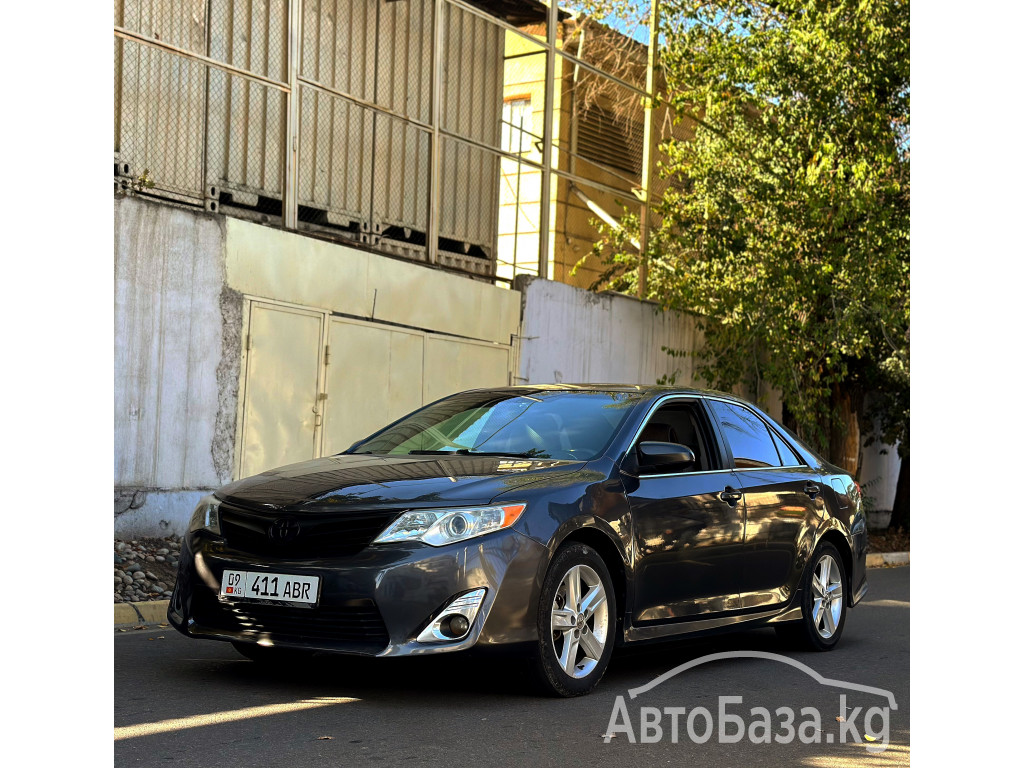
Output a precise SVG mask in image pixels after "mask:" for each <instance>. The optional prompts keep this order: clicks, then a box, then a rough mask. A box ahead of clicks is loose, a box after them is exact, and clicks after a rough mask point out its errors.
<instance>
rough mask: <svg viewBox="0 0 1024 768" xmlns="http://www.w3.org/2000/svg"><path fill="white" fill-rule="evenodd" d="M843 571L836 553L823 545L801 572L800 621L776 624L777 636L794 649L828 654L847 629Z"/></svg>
mask: <svg viewBox="0 0 1024 768" xmlns="http://www.w3.org/2000/svg"><path fill="white" fill-rule="evenodd" d="M846 590H847V585H846V570H845V569H844V568H843V558H842V556H841V555H840V554H839V550H838V549H836V548H835V547H834V546H833V545H832V544H829V543H827V542H826V543H823V544H822V545H821V546H820V547H819V548H818V549H817V550H816V551H815V553H814V557H813V558H812V559H811V563H810V566H809V567H808V568H807V570H806V571H805V572H804V579H803V584H802V589H801V593H802V601H801V606H800V607H801V609H802V613H803V617H802V618H801V619H800V621H792V622H788V623H786V624H779V625H778V626H776V627H775V631H776V633H777V634H778V635H779V637H780V638H782V639H783V640H785V641H787V642H790V643H792V644H793V645H796V646H799V647H802V648H805V649H808V650H815V651H831V650H832V649H833V648H835V647H836V645H837V644H838V643H839V638H840V636H841V635H842V634H843V627H844V626H846Z"/></svg>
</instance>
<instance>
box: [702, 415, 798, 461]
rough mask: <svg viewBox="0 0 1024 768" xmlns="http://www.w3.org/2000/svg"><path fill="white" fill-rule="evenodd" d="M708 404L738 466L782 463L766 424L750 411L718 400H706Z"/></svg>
mask: <svg viewBox="0 0 1024 768" xmlns="http://www.w3.org/2000/svg"><path fill="white" fill-rule="evenodd" d="M708 404H709V405H710V406H711V409H712V410H713V411H714V412H715V415H717V416H718V420H719V421H720V422H721V424H722V432H723V433H724V435H725V439H726V441H727V442H728V443H729V447H730V448H732V456H733V459H735V462H736V467H737V468H738V469H743V468H748V469H749V468H751V467H780V466H782V462H781V461H780V460H779V452H778V451H777V450H775V443H774V442H773V441H772V436H771V434H770V433H769V432H768V427H766V426H765V425H764V422H763V421H761V419H759V418H758V417H757V416H756V415H754V412H753V411H749V410H747V409H746V408H741V407H739V406H737V405H733V404H731V403H725V402H722V401H721V400H709V401H708Z"/></svg>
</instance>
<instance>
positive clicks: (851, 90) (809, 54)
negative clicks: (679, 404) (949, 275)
mask: <svg viewBox="0 0 1024 768" xmlns="http://www.w3.org/2000/svg"><path fill="white" fill-rule="evenodd" d="M627 5H628V4H626V3H621V2H614V3H601V2H598V3H591V9H592V10H597V11H598V12H600V11H601V10H605V11H607V10H612V11H614V12H615V13H616V14H617V15H619V16H622V15H626V14H627V13H628V11H629V8H627V7H626V6H627ZM632 10H633V11H634V12H636V11H637V7H636V6H633V7H632ZM641 12H642V10H641ZM660 30H661V40H662V45H661V61H660V67H661V70H662V71H661V78H662V82H663V83H664V92H663V93H660V94H658V98H659V99H660V100H662V101H664V102H667V103H668V105H669V106H670V107H671V108H672V110H673V111H674V113H675V115H676V116H677V118H678V119H687V120H689V121H691V122H692V125H693V127H694V138H693V139H692V140H689V141H682V140H676V139H671V138H670V139H668V140H666V141H664V142H663V143H662V145H661V148H662V152H663V153H664V156H665V157H667V161H666V162H663V163H662V167H661V169H660V172H661V173H662V174H663V175H664V176H666V177H668V178H670V179H673V180H675V181H676V182H677V183H676V184H674V185H673V186H672V187H670V188H669V190H668V192H666V194H665V196H664V198H663V200H662V201H660V203H658V205H657V213H658V216H657V217H655V221H656V222H657V225H656V226H653V227H652V229H651V231H650V237H649V247H648V252H647V253H646V254H645V257H644V258H643V261H644V262H646V268H647V289H646V291H645V293H646V296H647V297H648V298H652V299H655V300H658V301H660V302H661V303H662V304H664V305H666V306H668V307H673V308H677V309H682V310H685V311H688V312H692V313H694V314H696V315H697V316H698V317H699V318H701V322H702V324H703V330H704V334H705V340H706V346H705V349H704V351H703V353H701V357H700V359H699V361H698V366H697V367H698V371H699V372H700V374H701V375H702V377H703V378H704V379H705V380H707V381H708V382H709V383H710V384H712V385H713V386H716V387H719V388H725V389H731V388H733V387H734V386H736V385H739V384H746V385H747V386H749V387H750V388H751V389H752V390H753V391H755V392H756V391H760V390H761V385H762V384H767V385H769V386H771V387H774V388H777V389H778V390H780V391H781V393H782V396H783V400H784V403H785V414H786V417H785V418H786V420H787V421H788V422H789V424H790V425H791V426H793V427H794V428H795V429H796V430H797V431H798V432H799V433H800V434H801V436H802V437H804V438H805V439H807V440H808V441H809V442H811V443H812V444H814V445H815V446H816V447H817V448H818V449H819V450H821V451H822V452H823V453H824V454H825V455H827V456H828V457H829V458H830V459H831V460H832V461H833V462H834V463H836V464H839V465H840V466H843V467H845V468H847V469H848V470H850V471H851V472H854V471H856V469H857V457H858V449H859V443H860V442H861V434H862V433H863V435H864V436H865V437H866V436H868V435H870V434H872V433H873V431H874V427H873V424H874V423H875V419H876V418H877V419H878V420H879V421H880V424H881V433H882V435H881V436H883V437H884V438H885V439H887V440H895V439H899V440H900V452H901V454H902V455H903V457H904V459H905V461H906V462H907V465H906V466H907V469H908V470H909V387H910V375H909V357H910V334H909V328H910V288H909V276H910V5H909V2H908V0H860V1H859V2H855V1H854V0H836V1H834V2H813V1H811V0H803V1H800V0H780V1H779V2H758V1H756V0H709V1H705V0H665V2H663V3H662V10H661V25H660ZM659 218H660V221H658V219H659ZM625 223H626V225H627V226H626V227H625V229H623V230H621V231H618V232H615V231H607V232H606V233H605V239H604V240H603V241H602V242H601V243H599V244H597V245H596V246H595V248H598V249H599V248H602V247H606V246H608V245H610V246H611V247H612V252H613V253H615V254H616V255H615V257H614V258H615V261H616V262H617V263H618V264H619V266H620V272H619V275H618V277H617V278H616V279H615V284H614V286H613V287H616V288H618V289H620V290H634V291H635V290H636V287H637V283H638V273H639V270H640V269H641V258H640V257H639V256H638V255H637V253H636V251H635V249H634V248H632V247H630V245H629V241H630V239H636V238H637V236H638V227H639V222H638V221H637V220H635V219H631V218H629V217H627V219H626V220H625ZM861 424H863V425H864V427H865V429H863V430H862V429H860V425H861ZM906 474H907V480H908V481H909V472H908V473H906ZM902 475H903V473H901V477H902ZM908 499H909V497H908ZM883 503H884V502H883ZM907 524H909V522H908V523H907Z"/></svg>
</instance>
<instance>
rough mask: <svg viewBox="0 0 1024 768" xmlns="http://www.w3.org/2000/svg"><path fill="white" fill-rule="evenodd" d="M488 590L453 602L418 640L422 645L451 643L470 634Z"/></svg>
mask: <svg viewBox="0 0 1024 768" xmlns="http://www.w3.org/2000/svg"><path fill="white" fill-rule="evenodd" d="M486 594H487V590H486V589H483V588H481V589H474V590H473V591H472V592H467V593H465V594H464V595H459V596H458V597H456V598H455V599H453V600H451V601H450V602H449V603H448V605H446V606H445V607H444V610H442V611H441V612H440V613H439V614H438V615H437V616H436V617H435V618H434V620H433V621H432V622H430V624H428V625H427V627H426V629H424V630H423V631H422V632H420V634H419V636H418V637H417V638H416V641H417V642H420V643H450V642H452V641H453V640H461V639H462V638H464V637H465V636H466V635H468V634H469V630H470V629H472V627H473V620H474V619H475V618H476V614H477V611H479V610H480V605H481V604H482V603H483V601H484V595H486Z"/></svg>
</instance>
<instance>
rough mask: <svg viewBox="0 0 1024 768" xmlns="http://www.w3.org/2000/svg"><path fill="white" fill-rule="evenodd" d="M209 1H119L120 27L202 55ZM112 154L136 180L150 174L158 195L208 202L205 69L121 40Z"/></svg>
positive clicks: (117, 16)
mask: <svg viewBox="0 0 1024 768" xmlns="http://www.w3.org/2000/svg"><path fill="white" fill-rule="evenodd" d="M205 6H206V3H205V0H165V1H164V2H161V1H160V0H118V2H117V3H115V5H114V21H115V23H116V24H118V25H119V26H123V27H124V28H125V29H128V30H130V31H132V32H138V33H139V34H142V35H145V36H146V37H151V38H154V39H157V40H162V41H164V42H167V43H170V44H171V45H175V46H177V47H179V48H184V49H185V50H189V51H194V52H196V53H203V52H204V51H205V48H206V7H205ZM115 56H119V58H118V60H117V61H116V62H115V68H114V76H115V84H114V98H115V115H116V116H117V117H116V119H115V122H114V152H116V153H118V154H119V156H120V160H121V162H122V163H127V164H128V165H129V169H130V173H131V175H133V176H139V175H140V174H142V172H143V171H146V170H148V171H149V173H148V176H149V177H150V178H151V179H152V180H153V182H154V184H155V188H156V189H157V190H165V191H168V192H171V193H174V194H176V195H185V196H188V197H196V198H199V197H201V196H202V183H203V181H202V156H203V110H204V87H205V83H204V79H205V78H204V71H203V70H204V68H203V66H202V65H200V64H196V63H194V62H190V61H188V60H186V59H183V58H182V57H180V56H175V55H172V54H170V53H165V52H164V51H161V50H158V49H154V48H151V47H150V46H145V45H140V44H138V43H135V42H131V41H122V40H118V41H117V43H116V46H115Z"/></svg>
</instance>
